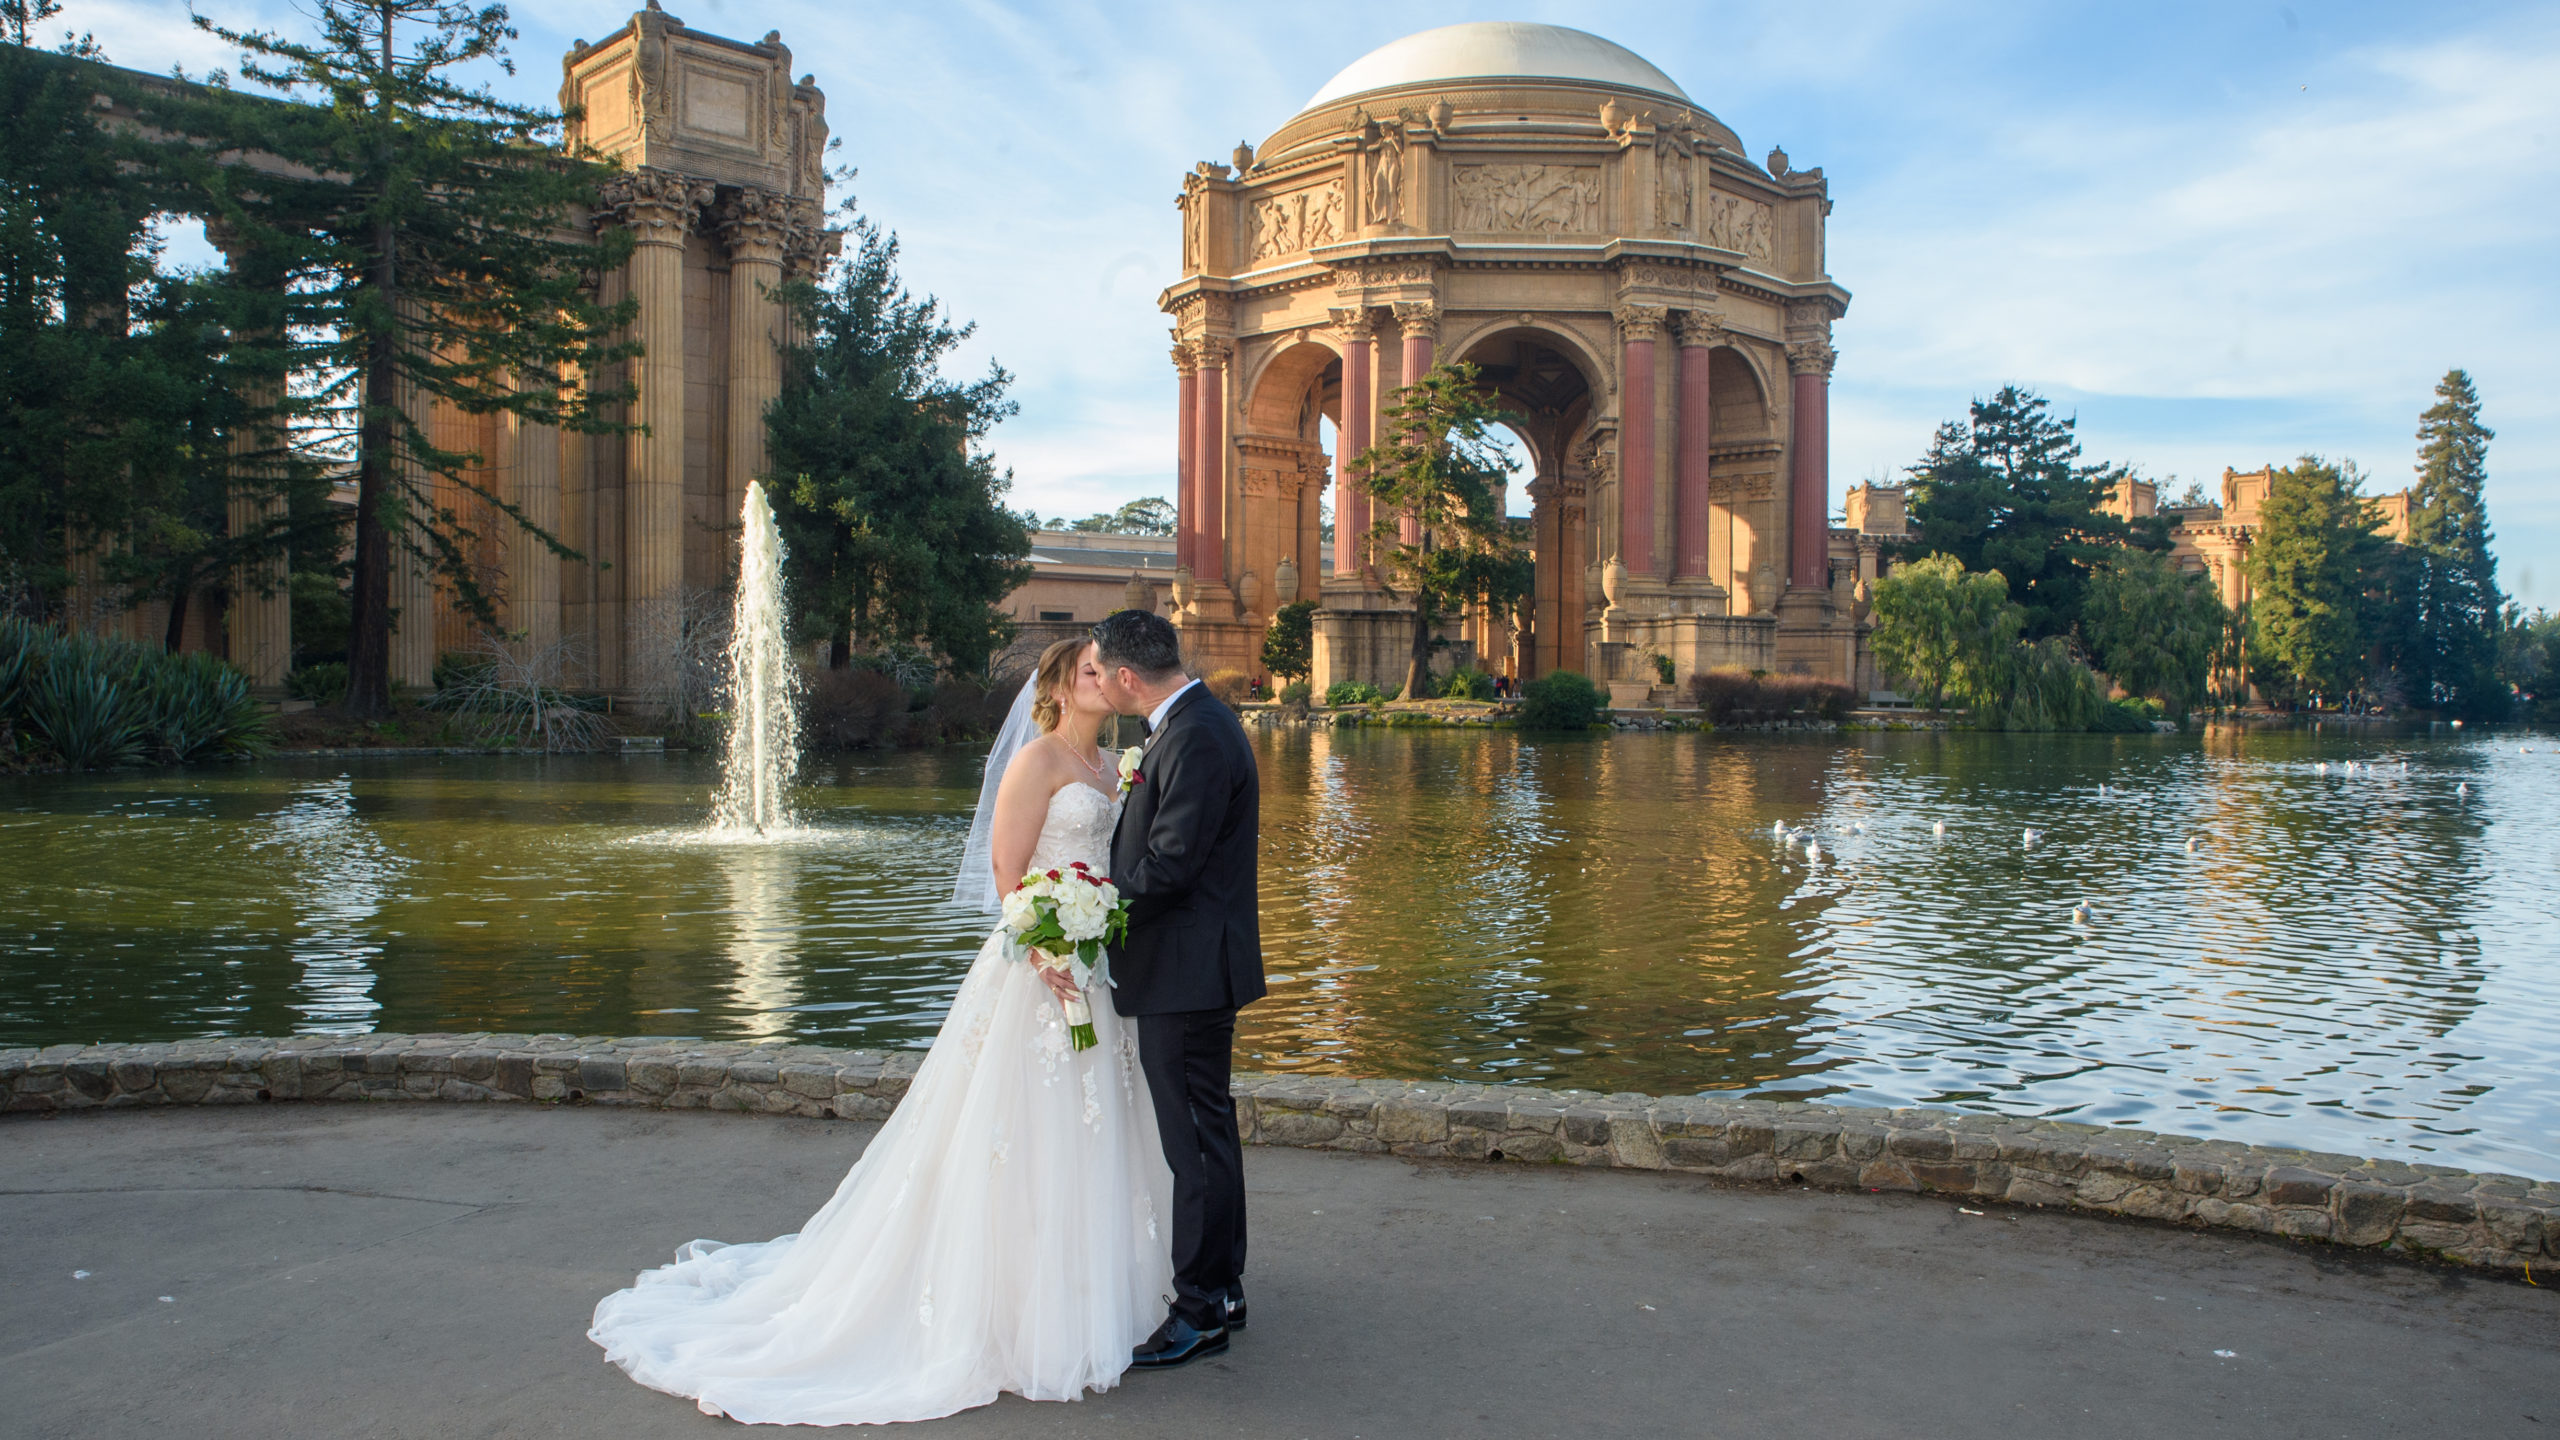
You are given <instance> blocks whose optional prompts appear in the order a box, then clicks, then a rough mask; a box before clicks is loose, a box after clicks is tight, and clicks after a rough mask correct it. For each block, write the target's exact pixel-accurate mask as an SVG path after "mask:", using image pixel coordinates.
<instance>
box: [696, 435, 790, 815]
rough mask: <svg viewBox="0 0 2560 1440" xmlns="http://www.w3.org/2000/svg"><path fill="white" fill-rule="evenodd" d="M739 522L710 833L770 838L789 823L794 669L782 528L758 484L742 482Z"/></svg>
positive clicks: (757, 482) (760, 482)
mask: <svg viewBox="0 0 2560 1440" xmlns="http://www.w3.org/2000/svg"><path fill="white" fill-rule="evenodd" d="M739 519H740V526H739V532H740V533H739V540H738V545H739V560H738V600H737V608H736V610H735V611H734V613H733V614H732V616H731V620H730V626H729V655H728V661H729V678H728V710H729V748H728V754H727V756H726V757H725V758H724V760H723V761H722V764H721V767H720V794H719V798H718V799H717V800H715V801H714V802H713V803H712V807H711V828H712V830H713V831H714V832H715V833H718V834H722V835H731V836H736V835H778V834H781V833H783V832H786V831H789V830H790V829H791V828H792V824H793V822H792V815H791V801H790V790H791V780H792V776H793V775H794V774H795V773H797V772H798V770H799V768H800V703H799V702H800V697H799V684H798V680H799V667H798V666H797V665H795V664H794V663H793V662H792V658H791V645H790V642H789V640H788V639H787V638H786V637H785V635H784V633H783V616H782V531H781V529H780V527H778V526H777V525H775V524H774V520H773V506H772V505H771V504H769V503H768V502H767V501H766V500H765V494H764V483H763V482H762V481H757V480H750V481H748V482H747V503H746V507H745V509H744V511H743V513H742V514H741V515H740V517H739Z"/></svg>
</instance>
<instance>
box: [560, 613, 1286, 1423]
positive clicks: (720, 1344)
mask: <svg viewBox="0 0 2560 1440" xmlns="http://www.w3.org/2000/svg"><path fill="white" fill-rule="evenodd" d="M1115 712H1116V713H1118V714H1121V715H1138V716H1144V717H1146V722H1147V735H1146V741H1145V744H1144V745H1143V746H1141V747H1140V748H1139V750H1138V753H1137V754H1136V756H1135V757H1134V759H1130V758H1127V757H1122V758H1120V759H1119V760H1118V762H1117V763H1115V761H1114V758H1113V757H1108V756H1106V755H1104V754H1103V752H1102V751H1100V750H1099V749H1098V748H1097V747H1096V739H1097V737H1098V735H1099V734H1100V731H1101V726H1102V721H1103V719H1104V717H1106V716H1108V715H1111V714H1113V713H1115ZM1260 807H1261V782H1260V778H1259V776H1258V774H1257V773H1256V771H1255V767H1254V759H1253V750H1252V748H1251V746H1250V745H1249V744H1248V743H1247V741H1246V739H1245V734H1244V728H1243V726H1242V725H1240V724H1239V723H1238V722H1237V720H1236V717H1235V714H1234V712H1232V711H1230V710H1229V709H1228V708H1227V707H1226V706H1225V705H1223V704H1221V703H1219V702H1218V700H1217V699H1216V698H1215V697H1213V696H1211V695H1210V694H1209V693H1208V692H1207V691H1205V690H1203V689H1202V688H1201V686H1200V682H1199V681H1197V680H1193V679H1190V678H1189V677H1188V676H1187V675H1185V674H1184V672H1183V668H1182V655H1181V646H1180V639H1179V636H1178V635H1177V634H1176V632H1175V631H1174V628H1173V626H1172V625H1171V624H1170V623H1168V622H1167V621H1166V620H1165V619H1164V618H1163V617H1161V616H1158V615H1154V614H1150V613H1148V612H1146V611H1139V610H1124V611H1121V612H1120V613H1118V614H1116V615H1113V616H1111V617H1110V618H1108V619H1106V620H1104V621H1102V622H1101V623H1100V624H1098V625H1096V626H1094V627H1093V630H1092V633H1091V637H1090V638H1089V639H1074V640H1061V641H1059V642H1058V643H1056V644H1054V645H1051V646H1050V647H1049V648H1048V650H1047V651H1046V652H1045V653H1044V654H1042V656H1041V657H1040V664H1039V668H1038V669H1037V670H1036V671H1034V672H1033V674H1032V676H1031V679H1030V680H1029V681H1027V682H1026V683H1025V684H1024V685H1023V687H1022V693H1021V694H1020V695H1019V696H1017V697H1016V698H1015V701H1014V705H1013V713H1012V715H1011V716H1010V717H1009V718H1008V719H1007V720H1006V722H1005V727H1004V731H1003V733H1002V734H1001V735H1000V736H998V737H997V740H996V744H995V747H994V749H993V750H992V751H990V752H989V754H988V756H987V768H986V780H985V783H984V785H983V787H982V788H981V790H980V792H979V798H978V811H977V817H976V819H975V821H974V822H973V823H972V825H971V827H970V833H969V843H968V845H967V847H966V849H965V850H964V852H963V856H962V861H961V866H960V873H959V877H958V879H957V881H956V883H955V885H954V887H953V897H954V899H955V900H957V901H958V902H960V903H962V904H967V905H973V906H976V907H979V908H981V909H983V910H986V911H995V910H997V909H998V907H999V904H1000V902H1001V900H1002V898H1003V897H1004V896H1006V895H1008V894H1011V893H1012V892H1013V891H1014V890H1015V888H1016V887H1017V886H1019V885H1021V884H1022V882H1023V881H1024V880H1025V879H1027V878H1030V877H1033V876H1035V875H1040V874H1045V873H1046V872H1049V871H1052V870H1055V871H1059V872H1061V873H1065V872H1066V871H1068V870H1070V869H1072V868H1073V867H1076V866H1078V865H1081V866H1083V867H1084V868H1085V870H1086V871H1087V872H1088V873H1091V874H1094V875H1097V876H1107V877H1108V878H1109V881H1110V883H1111V884H1112V885H1114V886H1116V887H1117V889H1118V892H1119V895H1120V897H1121V899H1122V900H1123V901H1124V902H1125V903H1126V906H1127V911H1126V916H1127V930H1126V936H1125V938H1124V939H1123V940H1121V941H1119V942H1118V943H1116V944H1113V945H1111V946H1110V947H1109V948H1108V952H1107V956H1106V958H1105V959H1104V960H1103V962H1102V963H1100V964H1097V965H1095V966H1093V967H1092V968H1091V969H1090V970H1089V971H1086V972H1085V973H1084V974H1082V975H1081V976H1079V975H1078V974H1077V973H1076V970H1075V968H1074V967H1073V966H1072V965H1060V966H1058V967H1057V968H1055V969H1052V968H1048V967H1045V966H1040V965H1035V964H1033V963H1032V962H1031V961H1030V960H1029V959H1027V958H1026V952H1025V951H1024V950H1023V948H1022V947H1021V946H1020V944H1018V942H1017V941H1016V939H1015V937H1014V934H1013V932H1012V930H1011V929H1009V928H1008V926H1007V925H1005V924H1001V923H1000V924H998V925H997V926H996V927H995V930H994V933H992V934H990V935H989V936H988V937H987V941H986V943H985V944H984V945H983V946H981V947H980V948H979V951H978V957H977V959H976V961H975V962H973V963H972V964H971V965H970V967H969V973H968V975H967V977H966V978H965V979H963V980H962V981H961V983H960V992H959V994H958V995H956V996H955V997H953V999H952V1002H951V1013H950V1014H949V1015H948V1016H947V1017H945V1019H944V1020H943V1022H942V1028H941V1030H940V1031H939V1032H938V1033H937V1034H936V1035H935V1036H934V1041H933V1048H932V1049H931V1050H930V1051H929V1052H928V1053H927V1054H926V1056H925V1058H924V1064H923V1066H922V1067H921V1068H920V1069H919V1070H918V1071H917V1072H916V1077H915V1080H914V1082H913V1083H912V1084H911V1085H910V1086H909V1087H908V1089H907V1093H906V1096H905V1098H904V1099H902V1100H901V1101H899V1103H898V1107H897V1110H896V1111H895V1112H894V1113H893V1114H891V1115H890V1117H889V1119H888V1121H887V1122H886V1123H884V1124H883V1125H882V1126H881V1127H880V1133H879V1134H878V1135H877V1136H876V1137H874V1138H873V1140H872V1142H871V1145H870V1147H869V1148H868V1149H866V1150H865V1151H864V1152H863V1154H862V1157H861V1158H860V1159H859V1160H857V1161H855V1162H854V1166H853V1169H852V1171H851V1172H850V1173H848V1174H847V1175H846V1176H845V1178H844V1181H843V1183H842V1184H840V1185H838V1186H837V1187H836V1192H835V1195H834V1197H833V1198H832V1199H830V1200H828V1201H827V1203H826V1204H825V1205H824V1206H822V1207H820V1208H819V1210H818V1213H817V1214H816V1215H814V1216H812V1217H810V1219H809V1221H808V1223H807V1224H806V1225H804V1226H803V1227H802V1228H801V1229H800V1231H799V1233H797V1234H793V1235H784V1236H781V1237H779V1238H776V1239H773V1240H767V1241H764V1242H762V1243H759V1244H741V1245H725V1244H722V1243H720V1242H718V1241H714V1240H695V1241H693V1242H691V1243H689V1244H687V1245H685V1246H684V1247H682V1248H681V1249H679V1250H678V1251H677V1252H676V1258H675V1262H674V1263H673V1264H670V1265H664V1266H661V1267H659V1268H658V1269H655V1270H651V1271H648V1272H646V1273H644V1274H642V1275H641V1276H640V1277H639V1279H638V1281H637V1282H636V1283H635V1284H634V1285H633V1286H632V1287H631V1288H630V1289H628V1290H622V1291H618V1292H616V1293H614V1294H612V1295H608V1296H606V1297H605V1298H604V1300H603V1301H601V1302H600V1303H599V1304H598V1305H597V1306H596V1312H595V1320H594V1323H593V1325H592V1327H591V1328H590V1329H589V1330H588V1331H587V1336H588V1338H589V1339H591V1340H593V1341H595V1342H596V1343H597V1344H598V1345H601V1346H603V1347H604V1351H605V1357H606V1358H607V1359H609V1360H611V1361H612V1362H613V1363H614V1364H617V1365H619V1366H621V1367H622V1368H623V1369H624V1370H625V1371H627V1372H629V1374H630V1376H631V1378H632V1379H634V1380H637V1381H639V1382H640V1383H641V1384H643V1385H647V1386H650V1387H652V1388H654V1389H658V1390H664V1391H667V1392H669V1393H670V1394H676V1395H684V1396H689V1397H691V1398H692V1399H693V1400H694V1401H695V1402H696V1403H697V1404H698V1405H699V1406H700V1407H701V1408H702V1410H704V1411H705V1412H706V1413H709V1414H713V1415H726V1416H728V1417H730V1418H731V1419H735V1420H741V1421H746V1422H748V1423H751V1424H802V1425H857V1424H880V1423H886V1422H890V1421H902V1420H927V1419H932V1418H935V1417H938V1416H943V1415H949V1414H952V1413H953V1412H955V1411H959V1410H965V1409H968V1408H969V1407H971V1406H975V1405H984V1404H987V1403H989V1402H991V1401H993V1400H994V1399H995V1398H996V1397H997V1396H998V1395H999V1394H1002V1393H1004V1392H1006V1391H1011V1392H1013V1393H1014V1394H1017V1395H1021V1396H1024V1397H1025V1398H1028V1399H1032V1400H1074V1399H1080V1398H1082V1396H1083V1394H1084V1392H1085V1391H1087V1390H1097V1391H1099V1390H1108V1389H1110V1388H1111V1387H1112V1386H1113V1385H1115V1384H1117V1383H1119V1380H1120V1376H1121V1374H1122V1372H1124V1371H1126V1370H1128V1369H1131V1368H1133V1367H1134V1368H1139V1369H1158V1368H1167V1367H1171V1366H1176V1365H1181V1364H1183V1363H1186V1362H1188V1361H1191V1360H1195V1359H1198V1358H1200V1357H1202V1356H1206V1355H1215V1354H1218V1353H1221V1352H1223V1351H1224V1350H1226V1348H1227V1346H1228V1337H1229V1336H1230V1335H1231V1334H1232V1333H1233V1332H1235V1331H1238V1330H1241V1329H1243V1328H1244V1325H1245V1320H1246V1310H1245V1296H1244V1285H1243V1275H1244V1257H1245V1214H1244V1169H1243V1146H1242V1142H1241V1141H1240V1140H1239V1138H1238V1136H1237V1133H1236V1115H1235V1103H1234V1101H1233V1099H1232V1098H1231V1097H1230V1096H1229V1094H1228V1089H1227V1080H1228V1074H1229V1071H1230V1070H1231V1069H1232V1067H1233V1061H1234V1049H1235V1029H1236V1009H1237V1007H1239V1006H1242V1005H1245V1004H1249V1003H1251V1002H1252V1001H1254V1000H1258V999H1260V998H1261V997H1262V995H1263V993H1264V987H1263V977H1262V940H1261V927H1260V923H1259V919H1258V917H1257V913H1256V893H1255V884H1256V879H1255V874H1256V872H1255V845H1256V842H1257V839H1258V833H1259V824H1258V820H1259V814H1260ZM1071 1003H1080V1004H1081V1005H1083V1006H1086V1007H1089V1008H1090V1010H1091V1037H1092V1042H1093V1043H1092V1044H1091V1045H1090V1048H1080V1042H1081V1040H1082V1038H1083V1037H1082V1035H1081V1034H1074V1035H1071V1031H1070V1028H1069V1021H1068V1019H1067V1015H1068V1007H1069V1005H1070V1004H1071Z"/></svg>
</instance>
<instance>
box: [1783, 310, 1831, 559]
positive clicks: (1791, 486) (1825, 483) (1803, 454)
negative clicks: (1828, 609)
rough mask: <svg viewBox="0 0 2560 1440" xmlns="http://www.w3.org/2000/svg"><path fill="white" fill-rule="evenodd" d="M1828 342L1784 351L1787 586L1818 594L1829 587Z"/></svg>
mask: <svg viewBox="0 0 2560 1440" xmlns="http://www.w3.org/2000/svg"><path fill="white" fill-rule="evenodd" d="M1838 358H1839V357H1838V356H1837V355H1836V354H1835V353H1834V352H1833V350H1832V348H1831V342H1830V341H1829V340H1828V339H1814V340H1801V341H1798V342H1796V343H1795V344H1792V345H1789V346H1788V347H1787V370H1788V371H1789V373H1790V374H1792V375H1793V376H1794V390H1793V395H1792V403H1791V405H1790V406H1789V409H1790V411H1791V413H1792V415H1793V422H1792V425H1791V431H1790V434H1789V437H1788V450H1789V455H1788V460H1789V465H1788V471H1787V475H1788V483H1787V584H1788V586H1789V587H1790V588H1792V589H1803V590H1821V589H1825V588H1827V587H1828V586H1829V585H1830V583H1831V519H1830V516H1831V493H1830V491H1831V367H1832V365H1833V363H1834V362H1835V361H1836V360H1837V359H1838Z"/></svg>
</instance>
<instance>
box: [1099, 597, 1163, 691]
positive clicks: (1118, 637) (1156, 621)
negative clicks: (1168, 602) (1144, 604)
mask: <svg viewBox="0 0 2560 1440" xmlns="http://www.w3.org/2000/svg"><path fill="white" fill-rule="evenodd" d="M1093 643H1094V645H1095V646H1096V652H1095V655H1094V658H1095V659H1096V660H1098V661H1100V662H1102V668H1103V669H1104V671H1106V672H1108V671H1112V670H1118V669H1121V668H1123V667H1125V668H1127V669H1131V670H1135V671H1137V672H1138V676H1139V678H1141V679H1143V680H1145V681H1146V682H1147V683H1149V684H1151V685H1154V684H1162V683H1163V682H1164V681H1166V680H1168V679H1171V678H1172V677H1173V676H1175V675H1179V674H1181V673H1182V636H1181V635H1180V634H1179V633H1178V632H1176V631H1175V630H1174V628H1173V622H1172V621H1170V620H1167V619H1165V618H1164V617H1163V616H1161V615H1158V614H1156V613H1155V612H1154V611H1152V610H1122V611H1119V612H1118V613H1116V614H1112V615H1106V616H1104V617H1103V618H1102V620H1101V621H1100V622H1098V623H1097V624H1095V626H1094V627H1093Z"/></svg>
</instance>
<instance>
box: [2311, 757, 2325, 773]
mask: <svg viewBox="0 0 2560 1440" xmlns="http://www.w3.org/2000/svg"><path fill="white" fill-rule="evenodd" d="M2311 768H2312V770H2313V771H2314V772H2315V773H2317V774H2321V775H2326V774H2328V773H2329V762H2328V761H2326V760H2323V761H2321V762H2320V763H2319V764H2317V765H2314V766H2312V767H2311Z"/></svg>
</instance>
